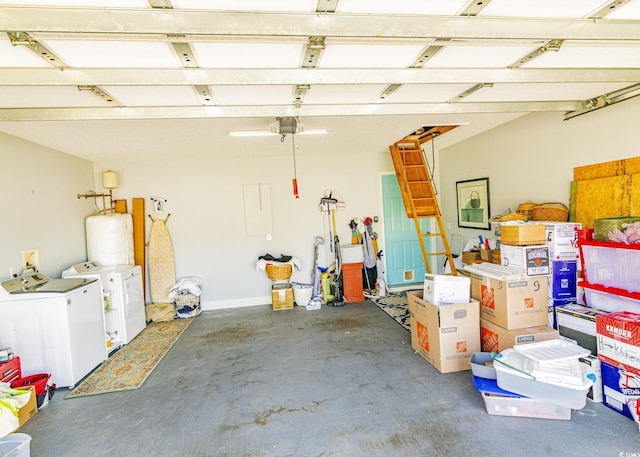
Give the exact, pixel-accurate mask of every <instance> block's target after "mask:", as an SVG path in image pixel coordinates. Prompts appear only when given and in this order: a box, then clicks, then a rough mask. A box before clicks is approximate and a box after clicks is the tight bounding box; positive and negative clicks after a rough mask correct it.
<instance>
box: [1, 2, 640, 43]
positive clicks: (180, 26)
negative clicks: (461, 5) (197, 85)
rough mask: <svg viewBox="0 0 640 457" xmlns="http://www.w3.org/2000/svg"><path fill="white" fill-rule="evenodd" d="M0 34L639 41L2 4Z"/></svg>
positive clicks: (570, 30) (627, 29)
mask: <svg viewBox="0 0 640 457" xmlns="http://www.w3.org/2000/svg"><path fill="white" fill-rule="evenodd" d="M0 31H5V32H11V31H24V32H53V33H78V34H84V33H107V34H114V35H118V34H125V33H129V34H130V33H137V34H178V35H179V34H184V35H191V36H194V35H209V36H238V37H256V36H275V37H308V36H324V37H364V38H393V39H403V38H451V39H456V38H459V39H469V38H470V39H482V38H493V39H507V38H511V39H514V38H515V39H542V40H553V39H559V40H562V39H566V40H616V41H626V40H637V39H640V21H638V20H625V21H608V20H596V19H556V18H542V19H530V18H511V17H509V18H497V17H482V16H426V15H384V14H345V13H331V14H317V13H257V12H246V13H245V12H242V13H237V12H235V13H229V12H217V11H206V10H175V9H159V8H153V9H130V8H126V9H118V8H68V7H67V8H60V7H57V8H56V7H19V6H18V7H16V6H3V7H0ZM85 38H86V37H85Z"/></svg>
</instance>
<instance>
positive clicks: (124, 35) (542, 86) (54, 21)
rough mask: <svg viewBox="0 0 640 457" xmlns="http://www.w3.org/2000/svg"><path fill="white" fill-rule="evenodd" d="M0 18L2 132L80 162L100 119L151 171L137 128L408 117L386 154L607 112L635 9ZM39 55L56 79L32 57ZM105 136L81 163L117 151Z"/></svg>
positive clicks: (506, 1) (110, 8) (449, 4)
mask: <svg viewBox="0 0 640 457" xmlns="http://www.w3.org/2000/svg"><path fill="white" fill-rule="evenodd" d="M152 4H155V5H158V8H152V7H151V5H152ZM610 4H611V5H613V6H614V7H613V8H611V7H609V5H610ZM12 5H20V6H32V7H33V8H17V7H13V6H12ZM57 5H60V6H63V5H64V6H68V7H69V8H56V7H55V6H57ZM163 5H165V6H171V7H172V8H173V9H171V8H166V9H165V8H164V6H163ZM332 6H335V7H336V12H330V11H329V10H331V7H332ZM316 8H320V9H321V10H322V9H327V10H328V11H327V12H323V13H316ZM463 12H464V14H465V15H464V16H461V14H462V13H463ZM606 13H608V14H606ZM476 14H477V15H476ZM589 16H598V17H601V19H599V20H585V19H584V18H585V17H589ZM0 18H2V19H0V131H6V132H7V133H16V134H19V135H20V136H21V137H24V138H25V139H27V140H36V141H40V140H41V139H42V138H46V139H48V140H46V141H51V140H50V139H52V138H54V137H56V138H58V140H57V141H52V142H51V145H52V147H55V148H56V149H59V150H62V151H65V152H70V153H73V154H79V155H80V156H82V154H85V151H84V149H86V147H85V148H79V147H78V146H77V145H76V144H77V137H78V136H79V137H86V129H87V127H91V126H100V128H102V125H103V124H102V122H103V121H104V122H109V121H117V123H118V125H120V126H121V128H122V130H125V129H127V128H128V129H131V131H134V132H135V133H136V135H137V134H138V133H140V135H144V136H145V137H149V138H150V140H149V141H145V142H144V145H141V143H142V142H139V141H138V142H135V144H134V141H133V140H131V144H125V143H126V141H123V142H121V143H119V144H118V147H122V149H123V150H127V151H131V150H136V151H137V150H141V149H147V150H148V151H149V153H148V154H145V157H147V156H148V157H156V155H157V151H159V150H163V148H164V150H168V149H167V145H166V144H161V143H162V141H163V140H161V138H163V135H164V136H165V138H166V136H168V134H166V132H165V131H164V130H163V131H162V132H138V131H139V127H138V126H139V125H143V124H144V125H148V126H151V125H153V126H156V127H155V128H159V129H160V128H163V127H160V126H167V125H173V124H175V125H180V126H185V125H192V124H194V123H197V124H198V125H205V124H207V125H213V126H216V127H219V130H220V131H225V132H226V131H227V130H229V129H230V126H231V125H234V127H235V129H238V128H239V127H242V128H249V129H250V128H251V124H252V123H254V121H256V122H257V121H258V120H261V121H265V118H269V121H268V122H266V123H265V122H263V123H262V124H264V125H263V127H264V126H265V125H266V126H268V124H269V123H271V122H273V118H275V117H276V116H282V115H291V113H299V114H300V115H301V116H302V117H303V121H304V122H305V124H307V122H306V120H305V119H308V118H309V117H312V116H313V117H316V120H317V121H319V122H318V124H317V125H313V126H312V125H311V123H309V124H308V125H307V127H309V128H325V127H327V125H330V124H331V123H332V122H333V123H334V124H333V125H334V128H333V129H332V132H331V135H330V136H336V137H337V136H339V135H342V138H345V135H353V131H354V128H355V127H354V126H358V127H360V126H361V125H363V124H366V125H368V126H369V127H370V128H371V127H372V126H374V125H376V126H378V125H384V126H385V128H386V127H388V122H387V123H383V124H380V123H379V121H377V120H376V118H377V119H379V118H380V116H382V117H384V116H390V117H389V118H390V119H394V122H396V121H397V119H398V117H402V116H413V117H412V118H411V121H410V122H409V123H407V126H406V129H405V127H398V128H396V129H394V130H393V132H386V131H385V132H384V133H385V135H386V134H388V135H389V137H390V138H392V139H393V140H397V139H399V138H401V136H402V135H405V134H408V133H409V132H411V131H413V130H415V127H416V126H418V125H427V124H428V125H439V124H440V125H451V124H455V123H474V122H479V121H480V120H482V125H485V126H486V125H493V126H495V125H497V124H496V123H495V122H494V121H493V120H495V119H502V121H496V122H498V123H500V122H503V121H504V120H507V119H509V118H512V117H513V116H514V115H515V114H514V113H518V114H517V115H522V114H524V113H527V112H544V111H547V112H549V111H552V112H559V113H575V112H579V113H584V112H587V111H589V110H590V109H593V108H600V107H602V106H604V107H605V108H604V109H607V107H608V106H609V105H610V104H615V103H617V102H619V101H622V100H624V99H625V98H629V97H632V96H633V95H634V94H635V92H633V87H634V85H638V84H640V33H639V32H638V30H640V0H629V1H627V2H626V3H623V4H622V5H618V4H612V3H611V2H610V1H609V0H490V1H489V0H447V1H444V0H394V1H391V0H337V1H336V0H170V3H168V2H166V0H23V1H18V0H8V1H5V2H2V0H0ZM620 19H624V20H620ZM9 36H10V37H11V38H12V40H13V41H14V42H16V43H19V44H17V45H16V46H13V45H12V44H11V41H10V40H9V39H8V37H9ZM558 46H559V51H553V49H556V48H557V47H558ZM49 51H50V52H51V53H52V54H54V55H53V56H48V57H49V61H50V62H52V65H53V64H55V67H54V66H52V65H49V64H48V63H46V61H45V60H44V59H42V58H41V57H39V56H38V55H39V54H41V55H43V56H45V57H47V52H49ZM176 51H177V52H176ZM178 53H180V54H182V53H186V54H187V55H188V56H191V55H192V56H193V57H194V59H195V62H196V63H197V66H198V67H199V68H195V67H193V66H191V64H190V63H189V62H186V63H185V64H184V65H183V63H182V62H181V60H180V58H179V56H178ZM56 58H59V60H60V61H61V62H56ZM418 59H422V60H424V61H425V63H424V66H422V67H421V68H416V67H419V66H420V65H421V64H415V62H416V61H417V60H418ZM519 61H527V62H528V63H527V64H525V65H522V66H518V65H517V63H518V62H519ZM303 65H305V67H303ZM60 67H64V68H63V69H62V70H61V69H60ZM78 87H82V88H83V90H79V89H78ZM205 88H208V89H209V90H210V93H211V96H212V97H213V100H214V101H215V106H213V105H211V104H209V103H208V102H203V101H202V99H203V98H206V97H207V95H208V94H207V90H206V89H205ZM476 88H479V89H478V90H475V89H476ZM623 88H624V89H626V88H629V91H631V92H629V93H627V94H621V93H615V94H611V93H612V92H614V91H619V90H620V89H623ZM621 92H622V91H621ZM382 94H384V98H383V100H384V101H383V102H381V98H380V96H381V95H382ZM608 94H611V95H608ZM463 95H464V96H463ZM105 96H112V97H113V99H114V100H115V101H116V102H118V103H119V104H120V106H115V104H114V103H108V102H107V101H105V100H104V98H106V97H105ZM593 99H598V104H593V103H591V104H590V103H589V100H593ZM203 103H205V106H203ZM40 107H42V108H53V107H57V108H60V109H55V110H54V109H40ZM365 118H366V120H365ZM488 118H491V119H493V120H490V121H488V122H485V121H486V120H487V119H488ZM154 119H163V121H162V122H155V121H150V122H144V121H145V120H154ZM370 120H371V122H370ZM425 122H426V124H424V123H425ZM421 123H422V124H421ZM222 125H224V126H225V127H224V128H222V127H221V126H222ZM61 126H63V127H64V131H65V135H59V134H58V132H59V131H60V128H61ZM125 126H126V127H125ZM74 128H75V129H77V130H75V132H76V133H75V135H74V134H73V131H74ZM374 129H375V130H376V131H378V130H383V129H382V128H380V127H374ZM165 130H167V129H166V128H165ZM174 130H175V129H171V135H172V140H173V136H174V135H175V136H176V138H175V140H176V141H177V142H178V143H179V144H185V143H186V142H187V141H190V140H192V139H191V138H189V137H188V136H187V137H182V136H180V135H186V134H185V133H184V132H175V131H174ZM456 130H457V131H458V132H462V131H463V129H456ZM95 131H98V132H99V131H100V130H99V128H95ZM95 131H92V133H95ZM464 131H474V132H479V131H480V129H479V128H478V127H477V124H476V125H471V128H470V129H465V130H464ZM460 134H461V133H460ZM454 135H457V134H456V133H454ZM110 136H112V135H102V134H99V137H100V138H106V143H105V144H102V145H98V144H96V145H95V147H94V148H93V151H94V152H95V154H93V155H91V159H92V160H93V159H96V158H97V157H98V156H97V155H96V154H97V151H100V153H105V154H107V155H109V154H111V153H112V152H113V149H114V146H113V144H112V142H111V141H110V140H111V139H110V138H107V137H110ZM134 137H137V136H131V137H130V138H132V139H133V138H134ZM178 137H179V138H178ZM46 141H45V143H43V144H47V142H46ZM96 141H99V140H96ZM336 141H338V142H339V141H340V139H337V140H336ZM385 141H386V140H385ZM92 146H93V145H92ZM379 147H382V148H387V147H388V144H381V145H379ZM81 149H82V150H81ZM169 149H172V150H173V149H176V148H169ZM178 149H179V148H178ZM141 152H142V151H141Z"/></svg>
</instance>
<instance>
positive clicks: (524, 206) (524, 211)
mask: <svg viewBox="0 0 640 457" xmlns="http://www.w3.org/2000/svg"><path fill="white" fill-rule="evenodd" d="M538 205H539V203H533V202H532V201H531V200H527V201H526V202H524V203H520V204H519V205H518V208H517V209H516V214H519V215H521V216H524V217H525V218H524V219H521V220H525V221H528V220H530V219H531V216H532V214H531V211H532V210H533V208H534V207H536V206H538Z"/></svg>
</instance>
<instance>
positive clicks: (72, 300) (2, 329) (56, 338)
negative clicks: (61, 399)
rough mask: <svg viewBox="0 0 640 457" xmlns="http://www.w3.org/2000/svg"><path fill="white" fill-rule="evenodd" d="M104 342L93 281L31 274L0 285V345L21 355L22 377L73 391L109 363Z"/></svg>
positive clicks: (97, 286)
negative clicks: (45, 379)
mask: <svg viewBox="0 0 640 457" xmlns="http://www.w3.org/2000/svg"><path fill="white" fill-rule="evenodd" d="M105 338H106V337H105V332H104V314H103V312H102V292H101V289H100V284H99V282H98V281H96V280H95V279H93V278H73V279H50V278H49V277H48V276H46V275H45V274H43V273H33V274H29V275H23V276H18V277H17V278H12V279H9V280H6V281H3V282H2V283H0V347H9V348H11V350H12V351H13V353H14V354H15V355H17V356H20V363H21V368H22V373H23V375H24V376H28V375H32V374H39V373H48V374H51V383H54V384H56V385H57V386H58V387H73V386H75V385H76V384H77V383H78V382H80V381H81V380H82V378H84V377H85V376H86V375H87V374H89V373H90V372H91V371H92V370H93V369H95V368H96V367H97V366H98V365H100V364H101V363H102V362H103V361H105V360H106V359H107V349H106V344H105Z"/></svg>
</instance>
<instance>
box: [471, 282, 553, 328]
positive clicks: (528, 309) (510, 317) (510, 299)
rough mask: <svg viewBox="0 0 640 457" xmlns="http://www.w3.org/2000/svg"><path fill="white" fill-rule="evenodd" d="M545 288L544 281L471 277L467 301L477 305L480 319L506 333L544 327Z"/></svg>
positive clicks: (546, 316)
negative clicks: (469, 296) (475, 301)
mask: <svg viewBox="0 0 640 457" xmlns="http://www.w3.org/2000/svg"><path fill="white" fill-rule="evenodd" d="M547 287H548V286H547V278H535V277H533V278H530V277H526V276H522V277H520V278H517V279H498V278H494V277H491V276H488V275H479V274H477V273H473V274H472V275H471V298H474V299H476V300H479V301H480V316H481V317H482V318H483V319H486V320H488V321H490V322H493V323H494V324H496V325H499V326H500V327H503V328H506V329H508V330H513V329H519V328H527V327H535V326H540V325H546V324H547V323H548V315H547V312H548V311H547Z"/></svg>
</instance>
